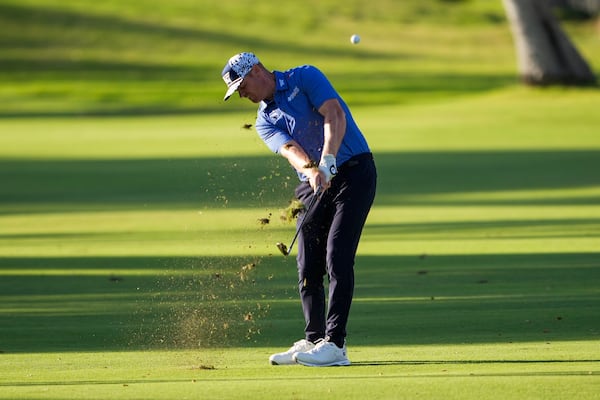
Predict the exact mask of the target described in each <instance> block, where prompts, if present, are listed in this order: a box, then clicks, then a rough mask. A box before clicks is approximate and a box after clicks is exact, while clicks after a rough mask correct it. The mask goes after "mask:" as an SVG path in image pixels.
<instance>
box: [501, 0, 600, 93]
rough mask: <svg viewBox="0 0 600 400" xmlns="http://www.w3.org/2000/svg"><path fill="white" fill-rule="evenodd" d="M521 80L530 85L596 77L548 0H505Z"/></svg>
mask: <svg viewBox="0 0 600 400" xmlns="http://www.w3.org/2000/svg"><path fill="white" fill-rule="evenodd" d="M503 3H504V8H505V10H506V14H507V17H508V20H509V22H510V26H511V30H512V33H513V37H514V40H515V46H516V51H517V60H518V67H519V74H520V77H521V80H522V81H523V82H525V83H526V84H530V85H553V84H562V85H593V84H595V82H596V78H595V76H594V74H593V72H592V70H591V68H590V67H589V66H588V64H587V62H586V61H585V60H584V59H583V57H582V56H581V55H580V54H579V52H578V51H577V49H576V48H575V46H574V45H573V44H572V43H571V41H570V40H569V37H568V36H567V35H566V34H565V33H564V31H563V30H562V29H561V28H560V26H559V24H558V21H557V19H556V18H555V17H554V15H553V14H552V10H551V9H550V7H549V5H548V2H547V1H545V0H503Z"/></svg>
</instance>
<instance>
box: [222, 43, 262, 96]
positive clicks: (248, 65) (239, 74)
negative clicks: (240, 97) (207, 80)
mask: <svg viewBox="0 0 600 400" xmlns="http://www.w3.org/2000/svg"><path fill="white" fill-rule="evenodd" d="M259 62H260V61H258V58H257V57H256V56H255V55H254V54H253V53H239V54H236V55H235V56H233V57H231V58H230V59H229V61H227V64H225V68H223V72H221V76H222V77H223V80H224V81H225V84H227V92H226V93H225V97H224V98H223V100H227V99H228V98H230V97H231V95H232V94H233V92H235V91H236V90H238V88H239V86H240V84H241V83H242V80H243V79H244V78H245V77H246V75H248V73H249V72H250V70H251V69H252V67H253V66H255V65H256V64H258V63H259Z"/></svg>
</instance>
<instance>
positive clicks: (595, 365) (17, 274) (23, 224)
mask: <svg viewBox="0 0 600 400" xmlns="http://www.w3.org/2000/svg"><path fill="white" fill-rule="evenodd" d="M599 100H600V96H599V95H598V94H597V93H596V92H589V91H569V92H565V93H560V96H556V95H555V93H552V92H535V91H523V90H520V89H512V90H509V91H500V92H498V93H496V94H491V95H488V96H484V97H478V98H476V99H464V100H461V101H455V102H452V103H448V104H439V103H436V104H432V105H421V106H411V107H402V106H399V107H388V108H378V109H372V108H358V109H357V110H356V114H357V117H358V118H360V121H361V124H362V126H363V128H364V130H365V131H366V132H367V133H368V135H369V137H370V138H371V142H372V144H373V148H374V151H375V153H376V154H377V161H378V166H379V174H380V180H379V183H380V186H379V194H378V198H377V203H376V206H375V207H374V209H373V212H372V214H371V216H370V218H369V221H368V224H367V227H366V229H365V233H364V240H363V242H362V244H361V248H360V255H359V257H358V260H357V282H358V285H357V288H356V300H355V303H354V307H353V311H352V318H351V323H350V326H349V331H350V337H349V351H350V357H351V359H352V361H353V362H354V366H352V367H349V368H334V369H325V370H322V369H310V368H305V367H271V366H269V365H268V363H267V358H268V356H269V354H271V353H272V352H274V351H278V350H279V349H282V348H285V347H287V346H288V345H289V344H290V343H291V341H293V340H296V339H298V338H299V337H300V336H301V332H302V321H301V313H300V309H299V305H298V301H297V300H296V289H295V284H294V281H295V279H296V278H295V271H294V260H293V257H290V258H284V257H282V256H281V255H280V254H279V253H278V251H277V249H276V248H275V246H274V243H275V242H277V241H281V240H284V241H287V240H289V238H290V237H291V236H292V234H293V227H292V226H291V225H289V224H286V223H284V222H283V221H281V219H280V215H281V214H282V212H283V209H284V208H285V207H286V206H287V202H288V200H289V199H290V196H291V190H292V187H293V182H294V181H293V178H292V177H291V174H290V171H289V168H288V167H287V166H285V165H284V164H283V163H281V160H278V159H277V158H274V157H273V156H271V155H270V154H268V153H267V152H266V150H265V149H264V148H263V147H262V144H261V143H259V142H258V141H257V139H256V138H255V137H254V133H253V132H249V131H247V130H244V129H241V127H240V126H241V124H240V122H243V121H245V120H246V118H247V115H246V114H245V113H242V114H231V115H226V116H214V117H208V116H207V117H160V118H115V119H82V120H77V119H64V120H63V119H41V120H40V119H37V120H21V119H11V120H5V121H2V123H1V124H2V127H3V132H5V133H4V134H3V135H2V136H1V138H0V141H1V145H0V148H1V149H2V161H0V163H1V168H0V171H1V177H2V182H4V184H3V186H2V188H1V189H0V190H1V194H2V196H1V198H2V213H1V215H0V224H1V225H2V238H1V241H0V254H1V258H0V274H1V275H2V279H1V280H0V293H1V295H0V298H1V303H0V304H1V306H0V343H1V345H0V351H2V354H1V355H0V357H1V359H2V361H3V362H2V363H1V364H0V376H1V377H2V378H1V380H0V385H1V386H2V390H1V391H0V398H6V399H15V398H17V399H18V398H23V399H62V398H89V399H105V398H115V399H119V398H123V399H133V398H136V399H143V398H157V399H181V398H239V397H240V396H241V397H244V398H256V399H259V398H260V399H268V398H281V397H282V396H283V397H284V398H297V399H308V398H314V397H319V396H320V394H323V393H327V394H328V395H329V396H331V397H333V398H357V399H358V398H365V397H364V396H365V393H369V395H371V396H372V398H407V399H414V398H423V399H431V398H439V399H442V398H443V399H449V398H456V399H459V398H460V399H475V398H481V397H484V398H498V399H505V398H524V399H525V398H526V399H532V398H533V399H547V398H551V397H555V398H577V399H592V398H595V397H596V396H597V392H598V388H599V387H598V386H599V382H600V381H599V380H598V374H599V373H600V368H599V367H600V347H599V345H600V337H599V335H600V323H599V321H600V311H599V310H600V307H599V306H600V301H599V298H600V297H599V296H600V288H599V286H598V281H599V279H600V262H599V259H600V258H599V256H600V254H599V253H600V251H599V250H600V246H599V235H600V181H599V179H598V174H597V171H598V170H600V157H599V151H600V139H598V136H597V135H596V134H595V133H594V130H593V129H591V128H590V127H591V126H597V125H598V124H599V123H600V119H599V117H598V116H597V115H596V114H595V113H593V112H592V110H591V108H593V104H597V103H598V101H599ZM531 104H533V105H531ZM526 105H531V106H529V107H530V109H531V107H533V108H535V111H536V112H535V113H527V112H524V111H523V110H524V108H525V107H526ZM566 105H569V107H568V112H566V113H558V112H555V111H553V110H556V109H562V108H563V107H566ZM474 111H476V112H475V113H474ZM430 114H435V115H437V116H438V118H436V119H427V118H426V117H425V116H426V115H430ZM539 115H545V116H546V117H545V118H546V119H544V124H543V126H542V124H540V118H539ZM584 117H585V118H584ZM40 126H44V129H40ZM441 126H443V129H441ZM465 126H466V127H467V128H462V129H464V131H463V130H462V129H461V127H465ZM544 126H545V128H544ZM166 127H176V129H171V130H169V129H167V128H166ZM24 133H27V134H24ZM220 137H227V138H228V139H229V143H231V146H229V145H228V146H220V145H219V143H220V142H219V141H218V138H220ZM114 142H118V143H120V146H118V147H116V148H113V147H112V146H111V145H110V144H111V143H114ZM141 142H143V144H144V145H143V146H140V143H141ZM261 218H269V219H270V223H269V224H266V225H263V224H261V223H260V222H259V219H261ZM241 393H243V395H241Z"/></svg>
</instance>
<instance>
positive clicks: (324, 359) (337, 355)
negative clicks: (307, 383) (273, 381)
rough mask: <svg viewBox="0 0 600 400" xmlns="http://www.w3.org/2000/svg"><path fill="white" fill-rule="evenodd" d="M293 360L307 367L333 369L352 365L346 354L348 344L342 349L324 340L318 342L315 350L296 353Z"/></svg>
mask: <svg viewBox="0 0 600 400" xmlns="http://www.w3.org/2000/svg"><path fill="white" fill-rule="evenodd" d="M292 358H293V359H294V360H295V361H296V362H297V363H298V364H302V365H306V366H307V367H333V366H343V365H350V360H349V359H348V356H347V352H346V343H344V347H342V348H341V349H340V348H339V347H337V346H336V345H335V343H333V342H330V341H328V340H327V339H323V340H320V341H317V344H316V345H315V347H314V348H312V349H310V350H308V351H305V352H297V353H294V355H293V356H292Z"/></svg>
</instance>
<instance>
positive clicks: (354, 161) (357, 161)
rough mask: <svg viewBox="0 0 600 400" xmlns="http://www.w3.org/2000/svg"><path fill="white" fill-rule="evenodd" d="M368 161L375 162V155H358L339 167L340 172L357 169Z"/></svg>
mask: <svg viewBox="0 0 600 400" xmlns="http://www.w3.org/2000/svg"><path fill="white" fill-rule="evenodd" d="M367 161H373V153H361V154H357V155H355V156H353V157H351V158H350V159H348V161H346V162H344V163H343V164H342V165H340V166H339V167H338V172H343V171H345V170H347V169H350V168H353V167H356V166H357V165H360V164H362V163H364V162H367Z"/></svg>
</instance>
